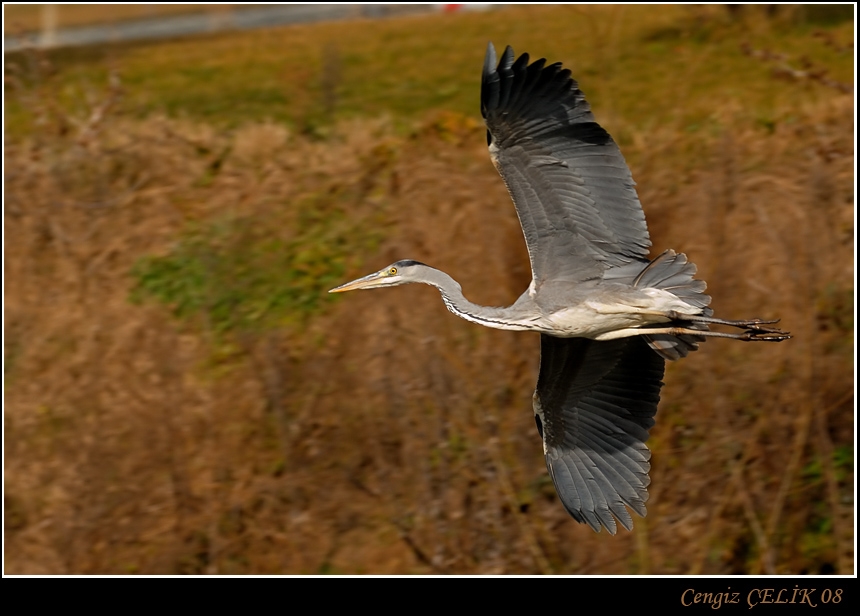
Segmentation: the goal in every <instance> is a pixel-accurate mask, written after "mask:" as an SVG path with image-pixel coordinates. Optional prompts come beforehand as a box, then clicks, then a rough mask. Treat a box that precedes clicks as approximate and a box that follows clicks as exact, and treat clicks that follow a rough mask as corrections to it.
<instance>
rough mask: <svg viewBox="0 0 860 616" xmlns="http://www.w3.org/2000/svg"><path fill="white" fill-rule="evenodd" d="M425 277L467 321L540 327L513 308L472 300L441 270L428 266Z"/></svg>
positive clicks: (502, 326)
mask: <svg viewBox="0 0 860 616" xmlns="http://www.w3.org/2000/svg"><path fill="white" fill-rule="evenodd" d="M423 278H424V280H422V282H424V283H425V284H429V285H432V286H434V287H436V288H437V289H439V292H440V293H441V294H442V301H443V302H445V306H446V307H447V308H448V310H450V311H451V312H453V313H454V314H456V315H457V316H458V317H461V318H463V319H466V320H467V321H471V322H472V323H478V324H479V325H484V326H486V327H494V328H496V329H509V330H515V331H525V330H531V329H538V328H537V327H534V326H531V325H530V324H529V323H527V322H523V321H522V319H519V318H516V317H515V316H514V315H513V314H512V313H511V308H501V307H499V308H496V307H491V306H481V305H480V304H475V303H473V302H470V301H469V300H467V299H466V297H465V296H464V295H463V290H462V288H461V287H460V283H458V282H457V281H456V280H454V279H453V278H451V276H449V275H448V274H446V273H445V272H443V271H441V270H437V269H435V268H432V267H427V269H426V272H424V276H423Z"/></svg>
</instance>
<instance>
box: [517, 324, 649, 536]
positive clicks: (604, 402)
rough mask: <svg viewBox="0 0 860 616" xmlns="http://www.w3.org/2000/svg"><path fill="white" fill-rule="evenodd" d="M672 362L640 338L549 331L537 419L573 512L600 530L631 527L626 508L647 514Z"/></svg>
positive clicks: (552, 471) (544, 338) (543, 352)
mask: <svg viewBox="0 0 860 616" xmlns="http://www.w3.org/2000/svg"><path fill="white" fill-rule="evenodd" d="M663 368H664V360H663V358H661V357H660V356H659V355H657V354H656V353H654V351H652V350H651V349H650V348H649V347H648V344H647V343H646V342H645V341H644V340H641V339H640V337H639V336H634V337H631V338H621V339H618V340H609V341H606V342H598V341H595V340H589V339H586V338H555V337H553V336H547V335H545V334H541V360H540V376H539V378H538V384H537V390H536V391H535V395H534V407H535V421H536V422H537V424H538V431H539V432H540V433H541V437H542V438H543V441H544V451H545V453H546V465H547V468H548V469H549V472H550V475H551V476H552V480H553V483H554V484H555V489H556V491H557V492H558V496H559V498H560V499H561V502H562V503H563V504H564V507H565V509H567V511H568V512H569V513H570V515H572V516H573V517H574V518H575V519H576V520H577V521H578V522H585V523H587V524H588V525H589V526H591V528H593V529H594V530H596V531H599V530H600V527H601V526H603V527H605V528H606V529H607V530H608V531H609V532H610V533H611V534H613V535H614V534H615V520H614V519H613V517H612V516H613V515H614V516H615V517H616V518H618V521H619V522H621V525H622V526H623V527H624V528H626V529H627V530H630V529H631V528H632V527H633V520H632V519H631V517H630V513H629V512H628V511H627V509H625V507H624V505H627V506H628V507H630V508H631V509H632V510H633V511H635V512H636V513H638V514H639V515H640V516H644V515H645V501H646V500H648V492H647V490H646V488H647V487H648V484H649V483H650V479H649V477H648V471H649V470H650V468H651V464H650V462H649V460H650V458H651V452H650V451H649V450H648V447H646V446H645V441H646V440H648V431H649V430H650V428H651V426H653V425H654V415H655V414H656V412H657V403H658V402H659V400H660V388H661V387H662V386H663V383H662V381H661V379H662V378H663Z"/></svg>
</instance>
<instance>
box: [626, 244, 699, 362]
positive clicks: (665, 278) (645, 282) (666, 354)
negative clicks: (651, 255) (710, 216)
mask: <svg viewBox="0 0 860 616" xmlns="http://www.w3.org/2000/svg"><path fill="white" fill-rule="evenodd" d="M695 274H696V266H695V265H693V264H692V263H690V262H689V261H687V255H685V254H683V253H680V254H679V253H676V252H675V251H674V250H667V251H666V252H664V253H663V254H661V255H659V256H658V257H656V258H655V259H654V260H653V261H651V263H649V264H648V265H646V266H645V269H643V270H642V271H641V272H640V273H639V275H638V276H637V277H636V279H635V280H634V281H633V286H634V287H643V288H657V289H663V290H665V291H669V292H670V293H672V294H673V295H675V296H676V297H678V299H680V300H681V301H683V302H685V303H687V304H690V305H691V306H695V307H697V308H701V310H702V312H701V314H702V316H706V317H709V316H711V315H712V314H713V313H714V311H713V310H712V309H711V308H709V307H708V304H710V303H711V297H710V296H709V295H705V288H706V287H707V285H706V284H705V281H704V280H696V279H695V278H693V276H694V275H695ZM677 323H678V325H680V326H683V327H686V328H688V329H701V330H707V329H708V326H707V325H705V324H703V323H691V322H689V321H679V322H677ZM643 338H645V341H646V342H647V343H648V345H649V346H650V347H651V348H652V349H654V350H655V351H656V352H657V353H658V354H659V355H661V356H662V357H663V358H665V359H672V360H674V359H680V358H681V357H686V356H687V354H688V353H689V352H690V351H695V350H696V349H698V348H699V344H698V343H699V342H704V341H705V337H704V336H694V335H690V334H683V335H681V336H671V335H669V334H653V335H651V336H643Z"/></svg>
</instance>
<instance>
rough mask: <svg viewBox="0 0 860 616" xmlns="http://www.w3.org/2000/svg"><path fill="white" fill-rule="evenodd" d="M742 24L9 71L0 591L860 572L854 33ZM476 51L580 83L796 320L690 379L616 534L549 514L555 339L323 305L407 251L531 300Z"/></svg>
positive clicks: (664, 188)
mask: <svg viewBox="0 0 860 616" xmlns="http://www.w3.org/2000/svg"><path fill="white" fill-rule="evenodd" d="M718 9H719V10H718ZM754 10H756V9H749V13H748V14H742V15H740V16H736V17H735V18H734V19H732V18H731V17H730V16H729V15H728V13H727V12H724V10H723V9H721V8H720V7H705V8H702V7H699V8H696V9H688V8H686V7H673V8H671V9H667V8H666V7H632V6H631V7H596V8H593V9H584V8H582V7H515V8H508V9H504V10H500V11H497V12H491V13H487V14H471V15H462V16H459V15H458V16H449V15H435V16H427V17H415V18H409V19H392V20H386V21H384V22H378V23H375V22H356V23H360V26H361V27H357V26H356V25H355V24H353V26H352V27H350V26H349V24H320V25H314V26H303V27H294V28H282V29H277V30H272V31H267V32H261V33H243V34H235V35H221V36H217V37H214V36H213V37H206V38H204V39H199V40H197V39H188V40H182V41H173V42H165V43H159V44H147V45H140V46H125V47H121V48H120V47H118V48H113V49H107V50H99V51H94V52H88V53H83V52H81V53H78V54H64V53H62V52H57V53H54V54H50V55H41V54H38V53H35V52H34V53H30V54H23V55H20V56H16V57H12V58H7V62H6V64H7V74H6V77H7V79H6V94H7V100H8V101H9V107H8V109H7V118H6V119H7V131H8V132H7V140H6V143H5V178H4V184H5V185H4V189H5V190H4V198H5V208H4V222H5V271H4V279H5V328H4V343H5V345H4V367H5V372H4V389H5V392H4V395H5V399H4V402H5V405H4V407H5V413H4V427H5V442H4V455H5V476H4V488H5V498H4V513H5V529H4V531H5V542H4V556H5V568H6V573H12V574H15V573H32V574H38V573H41V574H56V573H65V574H93V573H108V574H128V573H140V574H155V573H160V574H165V573H167V574H171V573H174V574H182V573H195V574H202V573H209V574H242V573H256V574H361V573H375V574H395V573H397V574H489V573H496V574H505V573H516V574H798V573H810V574H819V573H838V574H851V573H853V572H854V557H855V555H854V551H853V545H854V530H855V529H854V430H855V425H854V275H855V273H854V215H855V205H854V199H855V195H854V146H853V134H854V116H855V110H854V98H853V81H852V80H853V70H854V69H853V49H852V47H851V44H852V41H853V24H852V23H851V22H850V21H849V22H846V21H844V20H843V21H840V20H835V21H833V20H829V19H830V18H827V19H825V18H820V20H819V22H815V21H814V20H813V19H812V17H810V16H809V15H803V14H797V13H796V12H792V11H788V12H786V13H778V14H776V15H772V16H767V15H764V14H763V13H762V14H759V13H753V11H754ZM442 31H445V32H447V34H448V36H449V38H448V39H447V40H448V42H447V43H446V44H445V45H444V46H441V48H440V45H439V43H438V39H436V38H433V36H434V33H437V34H438V33H439V32H442ZM487 39H492V40H493V41H494V42H496V44H497V45H503V44H505V43H507V42H510V43H511V44H512V45H513V46H514V48H515V50H516V51H517V52H521V51H529V52H531V53H532V54H533V55H534V56H535V57H540V56H547V57H548V58H549V59H550V60H556V59H559V60H563V61H564V62H565V63H567V64H569V65H571V66H573V67H574V68H575V69H576V68H577V67H579V68H580V70H577V71H575V73H574V74H575V76H577V77H578V78H579V81H580V84H581V86H582V88H583V90H584V91H585V92H586V95H588V97H589V100H590V101H591V102H592V107H593V109H594V112H595V115H596V117H597V119H598V121H600V122H601V123H603V124H604V125H605V126H607V127H608V129H609V130H610V132H611V133H612V134H613V135H614V136H615V137H616V139H617V141H619V143H620V144H621V147H622V149H623V151H624V153H625V155H626V157H627V160H628V162H629V163H630V165H631V168H632V170H633V174H634V177H635V179H636V181H637V182H638V188H639V193H640V198H641V201H642V203H643V206H644V209H645V212H646V215H647V217H648V223H649V228H650V230H651V235H652V241H653V244H654V250H655V253H656V252H659V251H662V250H664V249H666V248H670V247H671V248H675V249H676V250H679V251H683V252H685V253H687V255H688V256H689V258H690V259H691V260H692V261H693V262H694V263H696V264H697V265H698V267H699V274H700V277H701V278H702V279H704V280H707V281H708V283H709V291H710V292H711V294H712V295H713V296H714V301H713V306H714V308H715V309H716V311H717V314H718V315H722V316H725V317H727V318H741V317H762V318H774V317H780V318H781V319H782V325H781V326H782V327H784V328H785V329H788V330H790V331H791V332H792V333H793V334H794V336H795V337H794V338H793V339H792V340H790V341H788V342H785V343H782V344H778V345H749V344H743V343H739V342H734V341H725V340H711V341H709V342H707V343H705V344H703V345H702V347H701V349H700V350H699V351H698V352H696V353H693V354H692V355H690V357H688V358H686V359H684V360H682V361H679V362H676V363H672V364H670V365H668V366H667V372H666V377H665V382H666V386H665V387H664V389H663V392H662V396H661V400H662V401H661V405H660V409H659V412H658V414H657V424H656V426H655V427H654V429H653V430H652V432H651V440H650V441H649V445H650V446H651V449H652V450H653V458H652V472H651V477H652V484H651V488H650V500H649V502H648V516H647V518H644V519H636V520H635V521H634V523H635V527H634V530H633V531H632V532H629V533H628V532H625V531H623V530H621V531H619V534H618V535H616V536H614V537H612V536H609V535H608V534H606V533H600V534H597V533H594V532H592V531H591V530H590V529H588V528H587V527H585V526H581V525H579V524H576V523H575V522H574V521H573V520H572V519H570V518H569V517H568V515H567V514H566V513H565V511H564V509H563V507H562V506H561V504H560V503H559V502H558V499H557V498H556V496H555V492H554V489H553V486H552V483H551V481H550V479H549V477H548V476H547V472H546V468H545V465H544V461H543V455H542V451H541V446H540V440H539V437H538V435H537V432H536V430H535V426H534V421H533V419H532V411H531V395H532V391H533V388H534V383H535V380H536V377H537V368H538V346H539V344H538V337H537V336H536V335H532V334H528V333H517V332H504V331H496V330H490V329H485V328H481V327H478V326H475V325H473V324H470V323H467V322H465V321H462V320H460V319H457V318H456V317H455V316H453V315H451V314H450V313H449V312H448V311H447V310H445V308H444V305H443V304H442V302H441V301H440V299H439V297H438V293H436V291H435V290H433V289H431V288H429V287H424V286H420V285H415V286H407V287H402V288H398V289H395V290H388V291H382V290H380V291H376V292H374V293H355V294H347V295H345V296H343V297H335V296H330V295H328V294H327V293H326V291H327V289H329V288H331V287H332V286H335V285H336V284H338V283H340V282H344V281H346V280H349V279H350V278H351V277H356V276H358V275H361V274H363V273H367V272H370V271H372V270H374V269H377V268H380V267H382V266H384V265H386V264H388V263H390V262H392V261H394V260H396V259H400V258H414V259H419V260H421V261H423V262H426V263H428V264H430V265H433V266H435V267H438V268H441V269H443V270H446V271H448V272H450V273H451V274H452V275H454V277H455V278H457V279H458V280H459V281H460V282H461V283H462V285H463V289H464V292H465V294H466V295H467V296H468V297H469V298H470V299H471V300H472V301H475V302H478V303H482V304H490V305H503V304H509V303H511V302H512V301H513V300H514V299H515V298H516V297H517V296H518V295H519V294H520V293H521V292H522V290H523V289H525V288H526V286H527V285H528V282H529V277H530V275H529V267H528V257H527V254H526V251H525V245H524V242H523V240H522V235H521V232H520V228H519V225H518V223H517V219H516V215H515V213H514V209H513V206H512V205H511V203H510V199H509V197H508V195H507V193H506V191H505V188H504V185H503V183H502V181H501V180H500V179H499V177H498V175H497V174H496V172H495V170H494V169H493V167H492V165H491V164H490V162H489V158H488V155H487V151H486V147H485V143H486V142H485V140H484V132H483V127H482V124H481V123H480V115H479V109H478V106H477V102H476V101H477V100H478V91H479V80H478V76H479V71H480V63H481V59H482V54H483V50H484V47H485V45H486V41H487ZM285 41H289V44H286V43H285ZM332 41H338V46H336V47H333V46H332ZM228 46H231V47H232V49H233V50H234V51H235V52H234V53H233V54H232V55H230V56H229V58H228V59H224V58H225V56H224V55H223V54H219V52H218V51H217V50H222V49H224V48H226V47H228ZM278 50H280V53H282V55H283V58H281V59H280V60H276V59H275V58H276V57H277V54H278V53H279V52H278ZM332 50H334V51H332ZM437 52H438V53H437ZM301 54H305V55H306V56H307V57H308V58H309V60H308V62H307V63H305V64H303V65H302V64H299V63H298V60H297V58H298V57H299V56H300V55H301ZM256 57H259V65H255V64H254V59H255V58H256ZM143 58H149V63H150V66H149V71H150V72H149V73H147V71H146V70H144V68H143V60H142V59H143ZM291 62H294V64H291ZM195 67H196V68H195ZM266 71H269V73H268V74H266ZM243 73H245V74H246V76H248V75H253V76H255V77H256V76H257V75H260V79H259V80H257V79H256V78H254V79H250V78H248V79H245V80H244V81H243V80H242V79H241V75H242V74H243ZM732 76H733V77H732ZM222 86H223V88H224V92H225V97H224V99H223V100H222V101H221V103H222V104H220V105H215V104H214V103H215V101H213V100H212V97H216V96H217V94H218V90H219V88H220V87H222ZM269 87H271V89H270V90H267V89H266V88H269ZM255 88H256V89H255ZM243 92H245V93H246V94H247V95H248V100H249V101H251V102H250V103H249V106H245V107H241V106H240V105H239V103H238V102H237V107H236V109H237V110H236V111H235V113H234V112H233V111H234V110H233V108H232V107H231V104H230V101H240V100H242V93H243ZM254 92H256V93H257V94H258V95H259V96H258V97H257V98H254ZM266 92H268V93H269V94H271V93H274V94H273V95H272V96H269V95H268V94H266ZM225 101H226V102H225ZM254 117H256V119H253V118H254Z"/></svg>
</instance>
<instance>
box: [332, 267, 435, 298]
mask: <svg viewBox="0 0 860 616" xmlns="http://www.w3.org/2000/svg"><path fill="white" fill-rule="evenodd" d="M427 269H428V267H427V266H426V265H424V264H423V263H419V262H418V261H410V260H404V261H397V262H396V263H392V264H391V265H389V266H388V267H384V268H382V269H381V270H379V271H378V272H374V273H372V274H369V275H367V276H364V277H363V278H359V279H358V280H353V281H352V282H347V283H346V284H342V285H340V286H339V287H335V288H334V289H332V290H331V291H329V293H342V292H344V291H354V290H356V289H378V288H380V287H396V286H397V285H399V284H406V283H408V282H423V280H422V278H421V276H420V274H421V273H422V272H425V271H427Z"/></svg>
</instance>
